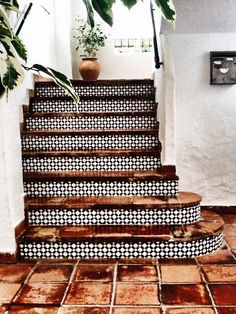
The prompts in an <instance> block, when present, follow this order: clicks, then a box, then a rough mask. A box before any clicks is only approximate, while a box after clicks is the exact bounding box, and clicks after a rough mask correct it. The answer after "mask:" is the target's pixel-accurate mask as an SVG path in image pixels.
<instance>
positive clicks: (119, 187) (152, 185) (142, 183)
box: [24, 177, 178, 197]
mask: <svg viewBox="0 0 236 314" xmlns="http://www.w3.org/2000/svg"><path fill="white" fill-rule="evenodd" d="M98 180H99V179H98ZM24 191H25V193H27V195H28V196H29V197H68V196H71V197H73V196H75V197H80V196H175V195H176V194H177V193H178V180H163V181H155V180H148V181H147V180H137V181H129V180H128V181H122V179H121V180H119V181H116V180H115V179H113V181H93V180H91V179H90V180H89V181H83V179H81V180H76V181H63V179H61V180H60V181H58V180H57V181H55V180H53V177H52V178H51V180H49V181H40V179H38V180H36V181H25V182H24Z"/></svg>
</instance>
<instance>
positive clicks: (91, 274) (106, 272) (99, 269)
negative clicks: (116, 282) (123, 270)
mask: <svg viewBox="0 0 236 314" xmlns="http://www.w3.org/2000/svg"><path fill="white" fill-rule="evenodd" d="M113 272H114V266H113V265H93V264H92V265H79V266H78V268H77V270H76V273H75V276H74V278H73V281H103V282H109V281H113Z"/></svg>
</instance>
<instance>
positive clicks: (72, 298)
mask: <svg viewBox="0 0 236 314" xmlns="http://www.w3.org/2000/svg"><path fill="white" fill-rule="evenodd" d="M111 290H112V285H111V284H108V283H106V284H101V283H72V284H71V286H70V288H69V291H68V293H67V296H66V299H65V302H64V303H65V304H74V305H75V304H90V305H94V304H95V305H98V304H99V305H105V304H110V300H111Z"/></svg>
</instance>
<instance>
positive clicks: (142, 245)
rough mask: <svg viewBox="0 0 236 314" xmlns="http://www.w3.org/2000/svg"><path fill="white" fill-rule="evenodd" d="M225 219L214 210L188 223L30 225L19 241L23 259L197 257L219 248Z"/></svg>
mask: <svg viewBox="0 0 236 314" xmlns="http://www.w3.org/2000/svg"><path fill="white" fill-rule="evenodd" d="M223 224H224V223H223V220H222V218H221V217H220V216H219V215H217V214H214V213H212V212H208V211H205V212H203V213H202V220H201V221H200V222H198V223H195V224H191V225H186V226H172V227H170V226H83V227H78V226H76V227H71V226H67V227H57V228H55V227H47V228H42V227H30V228H28V230H26V232H25V233H24V234H23V236H22V237H21V239H20V240H19V252H20V258H25V259H41V258H48V259H50V258H52V259H54V258H57V259H58V258H59V259H63V258H70V259H78V258H93V259H94V258H115V259H117V258H193V257H198V256H201V255H206V254H208V253H211V252H213V251H215V250H217V249H218V248H219V247H220V246H221V245H222V242H223Z"/></svg>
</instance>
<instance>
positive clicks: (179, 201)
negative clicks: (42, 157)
mask: <svg viewBox="0 0 236 314" xmlns="http://www.w3.org/2000/svg"><path fill="white" fill-rule="evenodd" d="M201 200H202V197H201V196H200V195H199V194H196V193H191V192H180V193H179V194H178V195H177V196H169V197H163V196H159V197H140V196H132V197H128V196H127V197H118V196H117V197H109V196H107V197H106V196H103V197H101V196H100V197H68V198H66V197H64V198H49V197H48V198H27V207H28V208H29V209H45V208H47V209H56V208H57V209H58V208H59V209H60V208H63V209H67V208H68V209H71V208H80V209H81V208H93V209H96V208H97V209H102V208H104V207H107V208H111V209H114V210H116V209H120V208H166V209H169V208H185V207H191V206H196V205H200V203H201Z"/></svg>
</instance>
